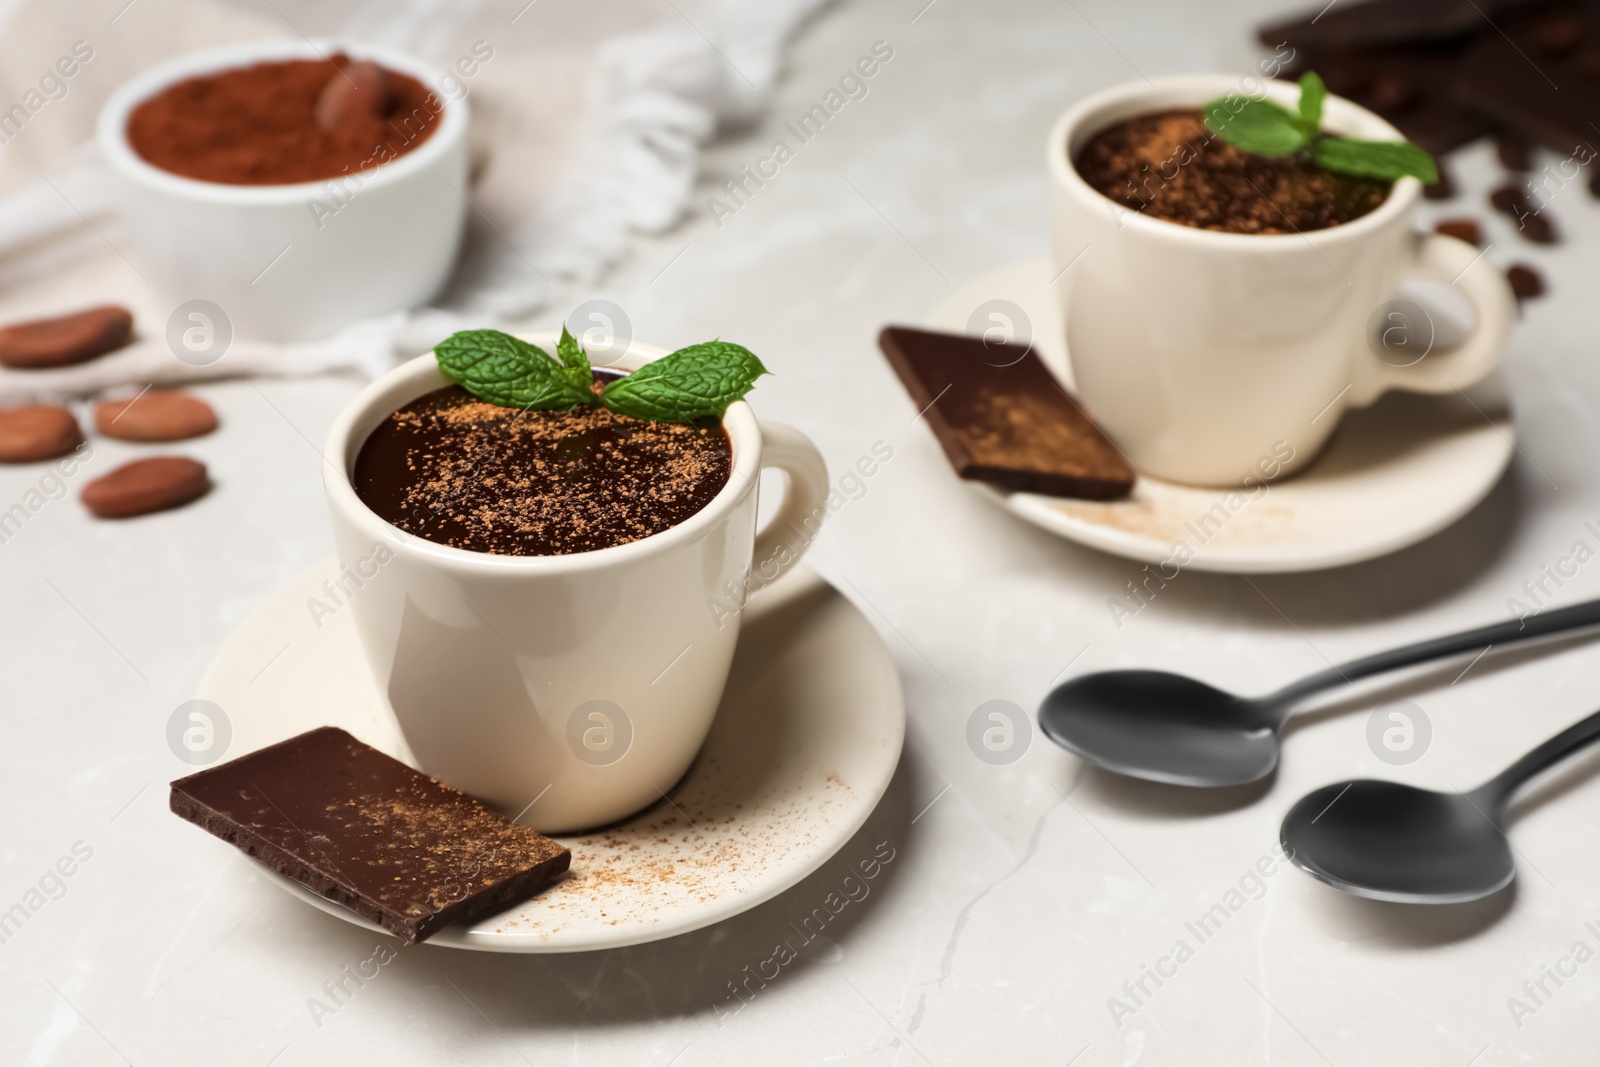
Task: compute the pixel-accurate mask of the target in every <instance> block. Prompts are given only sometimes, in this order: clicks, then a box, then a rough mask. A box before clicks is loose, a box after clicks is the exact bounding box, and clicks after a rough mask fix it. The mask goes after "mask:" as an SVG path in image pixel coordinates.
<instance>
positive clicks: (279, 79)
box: [127, 54, 445, 185]
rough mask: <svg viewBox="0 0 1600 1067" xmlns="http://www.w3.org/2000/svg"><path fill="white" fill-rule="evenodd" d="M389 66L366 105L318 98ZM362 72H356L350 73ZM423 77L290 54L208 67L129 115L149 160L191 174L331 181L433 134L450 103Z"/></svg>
mask: <svg viewBox="0 0 1600 1067" xmlns="http://www.w3.org/2000/svg"><path fill="white" fill-rule="evenodd" d="M370 69H380V70H381V74H382V80H383V83H384V91H383V92H381V93H372V92H368V91H364V92H362V93H360V94H353V95H359V97H360V98H361V99H362V100H367V101H370V106H368V107H365V108H360V109H357V108H352V107H350V106H348V102H347V101H340V103H343V104H345V105H346V106H343V107H340V108H337V109H334V110H335V111H336V114H337V121H335V122H331V123H330V122H328V118H329V115H330V108H329V107H328V106H327V105H326V104H324V105H323V107H322V108H321V114H322V118H323V121H322V122H319V121H318V111H319V109H318V102H319V100H321V99H322V98H323V97H324V93H325V91H328V90H329V89H330V86H333V92H334V93H337V92H338V90H339V89H340V88H343V85H342V84H341V83H344V82H346V81H347V80H353V81H354V82H357V83H360V84H361V85H362V87H363V89H365V88H366V84H367V77H366V76H367V75H368V74H369V73H370ZM350 73H354V74H355V75H356V77H354V78H353V79H350V78H349V77H348V75H349V74H350ZM444 106H445V105H444V104H443V102H442V101H441V100H440V99H439V97H438V96H437V95H436V94H434V93H432V92H431V91H429V89H428V88H427V86H425V85H423V84H422V83H421V82H419V81H417V80H416V79H415V78H411V77H408V76H407V75H404V74H401V73H398V72H396V71H392V70H386V69H381V68H375V67H374V65H373V64H368V63H358V62H356V61H353V60H351V59H350V57H348V56H345V55H343V54H338V55H334V56H333V57H331V60H322V59H289V60H278V61H272V62H265V63H256V64H253V65H251V66H246V67H234V68H232V69H229V70H221V71H215V72H213V73H210V74H202V75H199V76H196V77H193V78H188V79H185V80H184V81H181V82H177V83H175V84H173V85H169V86H168V87H167V88H165V89H163V90H162V91H160V92H159V93H156V94H155V95H154V96H152V97H150V98H149V99H147V100H145V101H144V102H142V103H141V104H139V105H138V106H137V107H135V108H134V109H133V111H132V113H131V114H130V115H129V116H128V127H127V135H128V143H129V144H130V145H131V146H132V148H133V150H134V152H136V153H137V154H138V155H139V156H140V157H141V158H142V159H144V160H145V162H147V163H150V164H151V165H153V166H156V167H160V168H161V169H162V170H165V171H170V172H171V173H173V174H179V175H182V176H183V177H185V178H196V179H199V180H200V181H208V182H222V183H226V184H230V185H289V184H293V183H296V182H315V181H323V180H325V179H328V178H337V177H342V176H344V175H346V174H354V173H358V172H360V171H362V170H368V169H371V168H372V167H376V166H379V165H381V164H384V163H387V162H389V161H391V160H393V159H396V158H398V157H399V156H401V155H403V154H405V153H406V152H410V151H412V150H413V149H415V148H417V147H418V146H419V145H421V144H422V143H423V142H424V141H426V140H427V139H428V137H429V136H430V135H431V134H432V133H433V131H434V128H435V127H436V126H437V125H438V120H439V115H440V113H441V111H442V109H443V108H444Z"/></svg>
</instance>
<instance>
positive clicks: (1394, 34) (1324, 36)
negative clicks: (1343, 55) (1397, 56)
mask: <svg viewBox="0 0 1600 1067" xmlns="http://www.w3.org/2000/svg"><path fill="white" fill-rule="evenodd" d="M1541 3H1542V0H1361V2H1359V3H1343V4H1322V3H1318V4H1317V5H1316V6H1315V7H1312V8H1308V9H1307V10H1306V12H1305V14H1303V15H1300V16H1297V17H1295V18H1292V19H1285V20H1284V21H1282V22H1274V23H1270V24H1268V25H1266V26H1263V27H1261V29H1260V30H1259V31H1257V37H1258V38H1259V40H1260V41H1261V43H1262V44H1264V45H1268V46H1272V45H1277V44H1279V43H1281V42H1287V43H1288V44H1290V45H1293V46H1294V47H1295V48H1358V47H1361V46H1364V45H1376V44H1392V43H1395V42H1398V41H1414V40H1437V39H1439V38H1443V37H1452V36H1456V35H1458V34H1463V33H1469V32H1471V31H1473V30H1477V29H1480V28H1482V27H1483V26H1484V23H1485V20H1486V19H1490V18H1498V16H1500V15H1501V14H1504V13H1509V12H1513V11H1516V10H1517V9H1519V8H1533V7H1538V6H1541Z"/></svg>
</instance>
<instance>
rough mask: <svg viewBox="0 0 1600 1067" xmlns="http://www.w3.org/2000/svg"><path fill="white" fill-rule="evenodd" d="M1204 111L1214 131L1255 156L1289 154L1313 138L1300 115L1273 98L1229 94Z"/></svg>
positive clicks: (1212, 103) (1209, 125) (1208, 123)
mask: <svg viewBox="0 0 1600 1067" xmlns="http://www.w3.org/2000/svg"><path fill="white" fill-rule="evenodd" d="M1202 110H1203V111H1204V114H1205V117H1206V126H1208V127H1209V128H1210V130H1211V132H1212V133H1214V134H1216V135H1217V136H1218V137H1220V138H1222V139H1223V140H1224V141H1227V142H1228V143H1229V144H1231V145H1233V146H1235V147H1236V148H1239V149H1241V150H1243V151H1245V152H1249V153H1251V154H1252V155H1257V156H1287V155H1290V154H1292V153H1294V152H1296V151H1298V150H1300V149H1302V148H1304V147H1305V146H1306V142H1307V141H1309V140H1310V139H1311V136H1310V134H1308V133H1307V132H1306V129H1305V127H1304V126H1302V125H1301V122H1300V116H1299V115H1296V114H1295V113H1294V112H1293V111H1290V110H1289V109H1288V108H1286V107H1284V106H1282V105H1281V104H1274V103H1273V102H1272V101H1270V100H1253V99H1251V98H1250V97H1248V96H1235V95H1229V96H1223V97H1218V98H1217V99H1216V100H1213V101H1211V102H1210V103H1208V104H1206V105H1205V107H1204V108H1203V109H1202Z"/></svg>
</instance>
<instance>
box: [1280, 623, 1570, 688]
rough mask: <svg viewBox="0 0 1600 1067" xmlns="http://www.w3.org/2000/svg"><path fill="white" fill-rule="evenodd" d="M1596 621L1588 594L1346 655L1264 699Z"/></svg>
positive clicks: (1322, 686)
mask: <svg viewBox="0 0 1600 1067" xmlns="http://www.w3.org/2000/svg"><path fill="white" fill-rule="evenodd" d="M1596 625H1600V600H1587V601H1584V602H1583V603H1582V604H1574V605H1572V606H1571V607H1568V608H1558V609H1556V610H1555V611H1542V612H1540V613H1539V614H1537V615H1531V616H1527V617H1525V618H1521V619H1513V620H1511V621H1509V622H1498V623H1495V624H1494V625H1492V626H1480V627H1479V628H1478V629H1476V630H1464V631H1462V632H1461V633H1458V634H1450V635H1449V636H1447V637H1435V638H1433V639H1432V640H1430V641H1419V642H1417V643H1416V644H1414V645H1406V646H1405V647H1403V648H1395V649H1390V650H1389V651H1388V652H1379V653H1376V654H1374V655H1371V656H1365V657H1363V658H1361V659H1358V660H1351V661H1350V662H1349V663H1346V664H1344V665H1342V666H1339V667H1329V668H1328V669H1327V670H1325V671H1318V672H1317V673H1316V674H1313V675H1311V676H1310V677H1309V678H1303V679H1301V680H1300V681H1298V682H1295V683H1293V684H1292V685H1288V686H1285V687H1284V688H1282V689H1280V690H1278V691H1277V692H1276V693H1273V694H1272V695H1271V696H1269V697H1267V698H1266V702H1268V703H1270V704H1272V705H1273V706H1275V707H1278V708H1282V709H1287V708H1289V707H1290V706H1291V705H1293V704H1295V703H1297V702H1299V701H1301V700H1303V699H1305V698H1306V697H1308V696H1310V695H1311V694H1313V693H1320V692H1322V691H1323V690H1324V689H1332V688H1334V687H1335V686H1338V685H1342V684H1344V683H1346V682H1353V681H1355V680H1356V679H1358V678H1367V677H1370V676H1372V675H1374V674H1384V673H1386V672H1388V671H1394V670H1399V669H1400V668H1401V667H1412V666H1415V665H1416V664H1418V663H1427V662H1429V661H1430V660H1436V659H1443V658H1445V657H1446V656H1454V655H1458V654H1460V653H1462V652H1473V651H1476V650H1478V649H1484V650H1487V649H1488V647H1489V646H1491V645H1509V644H1513V643H1515V642H1517V641H1527V640H1530V639H1532V638H1535V637H1545V636H1547V635H1549V634H1558V633H1562V632H1564V631H1567V630H1578V629H1582V628H1583V627H1585V626H1596Z"/></svg>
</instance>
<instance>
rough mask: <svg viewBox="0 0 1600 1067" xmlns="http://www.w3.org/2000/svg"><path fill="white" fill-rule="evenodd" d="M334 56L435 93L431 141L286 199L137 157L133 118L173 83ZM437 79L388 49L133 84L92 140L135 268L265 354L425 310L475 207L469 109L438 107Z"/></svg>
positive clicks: (237, 48) (209, 67)
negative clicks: (206, 305)
mask: <svg viewBox="0 0 1600 1067" xmlns="http://www.w3.org/2000/svg"><path fill="white" fill-rule="evenodd" d="M335 52H344V53H345V54H347V55H349V56H352V57H354V58H356V59H368V60H372V61H373V62H375V63H378V64H379V65H380V66H383V67H386V68H388V69H390V70H394V71H398V72H399V73H402V74H406V75H409V76H411V77H413V78H415V79H416V80H418V81H419V82H421V83H422V84H423V85H424V86H426V87H428V88H429V89H430V90H432V91H433V92H434V94H435V97H434V98H435V100H437V102H438V103H439V104H440V105H441V106H442V110H441V111H440V112H439V114H438V116H437V118H436V119H435V120H434V128H433V132H432V133H431V134H430V135H429V136H428V138H427V140H425V141H423V142H422V143H421V144H420V145H418V146H417V147H416V148H415V149H413V150H411V151H409V152H406V153H404V154H402V155H400V156H398V157H396V158H395V159H393V160H392V161H390V162H386V163H379V164H377V165H375V166H372V167H369V168H366V169H364V170H362V171H360V172H359V173H358V174H356V175H354V176H352V177H341V178H338V179H334V180H330V181H322V182H300V183H294V184H289V185H232V184H226V183H222V182H207V181H197V180H195V179H193V178H185V177H182V176H181V175H177V174H173V173H171V172H170V171H165V170H162V169H161V168H159V167H157V166H154V165H153V164H150V163H147V162H146V161H145V160H144V159H143V158H142V157H141V156H140V155H139V154H138V153H137V152H135V151H134V150H133V148H132V146H131V145H130V144H129V143H128V136H127V127H128V115H129V113H130V112H131V111H132V110H133V109H134V108H135V107H137V106H138V105H139V104H140V103H142V102H143V101H145V100H147V99H149V98H150V97H151V96H153V95H155V94H156V93H158V92H160V91H161V90H162V89H165V88H166V87H167V86H169V85H172V84H173V83H175V82H179V81H183V80H184V79H187V78H192V77H195V76H197V75H201V74H207V73H212V72H215V71H221V70H227V69H230V68H234V67H241V66H248V65H250V64H253V63H261V62H267V61H272V60H287V59H317V58H321V57H324V56H327V55H331V54H333V53H335ZM439 77H440V72H439V71H438V70H437V69H435V68H434V67H431V66H429V65H428V64H425V63H423V62H421V61H419V60H416V59H412V58H411V57H409V56H406V55H404V54H402V53H399V52H394V51H391V50H389V49H387V48H381V47H378V46H376V45H368V44H356V43H344V42H337V41H317V42H312V41H304V40H295V41H281V40H273V41H245V42H240V43H236V44H227V45H222V46H220V47H217V48H208V49H205V50H203V51H199V52H192V53H189V54H187V55H183V56H179V57H178V58H176V59H172V60H169V61H168V62H166V63H162V64H160V65H158V66H156V67H152V68H151V69H149V70H147V71H145V72H144V73H142V74H140V75H138V76H137V77H135V78H134V79H133V80H131V81H129V82H128V83H127V84H125V85H123V86H122V87H121V88H119V89H118V90H117V91H116V92H115V93H113V94H112V95H111V98H110V99H109V100H107V101H106V104H105V106H104V107H103V108H101V111H100V118H99V124H98V129H97V131H96V139H97V141H98V143H99V147H100V151H101V152H102V153H103V154H104V155H105V157H106V159H107V160H109V161H110V163H111V167H112V169H113V171H114V172H115V173H116V175H117V178H118V182H117V190H116V198H117V206H118V209H119V215H120V218H121V221H122V224H123V226H124V227H125V228H126V230H127V233H128V237H129V239H130V248H129V253H130V259H131V261H132V262H133V264H134V265H135V267H136V268H137V269H138V270H139V271H140V272H141V273H142V274H144V275H146V276H147V277H148V278H149V280H150V281H152V282H154V283H155V284H156V286H157V287H158V288H159V289H160V291H161V292H162V294H163V295H164V296H165V297H166V298H167V299H169V300H171V301H173V303H174V305H175V306H180V305H182V304H185V303H187V302H189V301H196V300H204V301H209V302H210V303H212V304H215V305H216V307H218V308H220V309H221V311H222V313H223V314H224V315H226V316H227V318H228V320H229V323H230V324H231V328H232V330H233V332H234V333H235V334H236V335H238V336H243V337H248V338H251V339H256V340H263V341H300V340H314V339H316V338H320V337H326V336H328V335H330V334H332V333H334V332H336V331H338V330H339V329H340V328H341V327H343V326H347V325H349V324H350V323H352V322H356V321H359V320H361V319H365V318H370V317H372V316H375V315H383V314H387V313H389V312H392V311H400V310H403V309H406V308H411V307H417V306H419V305H421V304H424V303H426V302H427V301H428V300H429V299H430V298H431V297H432V296H433V295H434V294H435V293H436V292H438V290H439V288H440V287H441V286H442V285H443V284H444V282H445V279H446V278H447V277H448V276H449V273H450V268H451V266H452V264H453V263H454V262H455V257H456V250H457V248H458V246H459V244H460V241H461V234H462V229H463V224H464V222H465V219H466V207H467V203H466V201H465V199H464V198H463V194H464V193H465V191H466V188H467V186H466V174H467V148H466V146H467V108H466V104H465V102H464V101H450V100H446V99H444V98H443V97H441V96H440V95H439V93H438V90H439V84H440V83H439ZM402 118H403V117H402ZM418 126H419V127H420V123H419V124H418ZM213 325H214V324H213Z"/></svg>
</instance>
